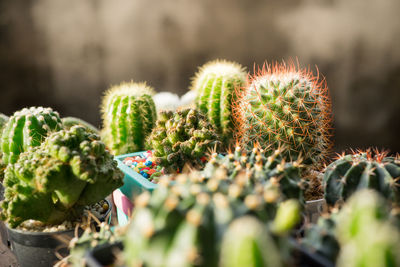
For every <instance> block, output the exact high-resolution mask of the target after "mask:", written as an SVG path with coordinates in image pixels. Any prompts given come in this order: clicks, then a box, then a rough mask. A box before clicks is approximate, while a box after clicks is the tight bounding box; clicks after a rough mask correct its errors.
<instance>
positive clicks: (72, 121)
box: [61, 117, 100, 134]
mask: <svg viewBox="0 0 400 267" xmlns="http://www.w3.org/2000/svg"><path fill="white" fill-rule="evenodd" d="M61 122H62V124H63V127H64V128H65V129H69V128H71V127H72V126H74V125H80V126H83V127H85V128H86V129H87V130H89V131H91V132H92V133H95V134H100V132H99V129H97V128H96V127H94V126H93V125H92V124H90V123H88V122H87V121H84V120H81V119H79V118H75V117H64V118H62V119H61Z"/></svg>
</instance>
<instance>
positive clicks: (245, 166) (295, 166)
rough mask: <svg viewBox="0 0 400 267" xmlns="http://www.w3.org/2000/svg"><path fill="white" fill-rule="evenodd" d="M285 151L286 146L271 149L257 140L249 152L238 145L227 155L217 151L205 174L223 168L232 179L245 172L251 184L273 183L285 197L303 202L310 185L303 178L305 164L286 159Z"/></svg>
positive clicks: (209, 176) (211, 173)
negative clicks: (263, 147)
mask: <svg viewBox="0 0 400 267" xmlns="http://www.w3.org/2000/svg"><path fill="white" fill-rule="evenodd" d="M284 151H285V149H284V148H283V147H279V148H278V149H276V150H270V149H268V148H266V149H262V148H260V147H259V146H258V145H257V144H255V145H254V147H253V149H252V150H250V151H249V152H246V150H243V149H242V148H241V147H240V146H237V147H236V148H235V151H234V153H231V152H229V153H228V154H227V155H226V156H225V157H222V156H220V155H218V154H217V153H213V154H212V155H211V158H210V160H209V161H208V163H207V164H206V166H205V168H204V170H203V174H204V176H205V177H206V178H211V177H214V176H215V175H218V173H221V172H222V173H225V175H227V177H228V178H229V179H232V180H234V179H235V178H236V177H238V176H241V175H243V176H246V177H247V179H248V183H249V184H251V185H255V184H258V183H261V184H266V183H269V184H273V185H274V186H276V188H278V189H279V192H280V193H279V195H280V196H282V197H283V198H284V199H290V198H296V199H298V200H299V201H300V202H301V203H303V202H304V197H303V192H304V190H305V189H306V182H305V180H303V179H302V178H301V171H302V169H303V166H302V164H301V161H300V160H297V161H293V162H285V160H284V159H283V157H282V155H283V154H284Z"/></svg>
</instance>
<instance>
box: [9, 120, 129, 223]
mask: <svg viewBox="0 0 400 267" xmlns="http://www.w3.org/2000/svg"><path fill="white" fill-rule="evenodd" d="M122 181H123V173H122V172H121V171H120V170H119V169H118V168H117V163H116V161H114V160H113V156H112V155H111V154H110V153H109V152H108V151H107V150H105V145H104V144H103V143H102V142H101V141H100V140H99V136H98V135H95V134H93V133H90V132H89V131H87V130H86V129H85V128H84V127H82V126H73V127H71V129H69V130H61V131H58V132H55V133H53V134H51V135H50V136H49V137H48V138H47V139H46V140H45V141H44V142H43V143H42V144H41V145H40V146H38V147H32V148H30V149H29V150H28V151H26V152H24V153H22V154H21V155H20V157H19V159H18V161H17V162H16V163H14V164H12V163H10V164H8V166H7V168H6V171H5V179H4V186H5V200H4V201H3V202H2V203H1V207H2V219H3V220H6V221H7V223H8V224H9V225H10V226H11V227H16V226H18V225H19V224H21V223H22V222H23V221H25V220H28V219H33V220H38V221H41V222H44V223H46V224H57V223H60V222H62V221H64V220H66V219H68V220H70V219H71V220H72V219H75V218H76V217H78V216H80V215H81V214H82V212H83V208H84V207H85V206H86V205H90V204H93V203H96V202H98V201H99V200H101V199H104V198H105V197H106V196H107V195H108V194H110V193H111V192H112V191H113V190H114V189H116V188H118V187H119V186H121V185H122V184H123V182H122Z"/></svg>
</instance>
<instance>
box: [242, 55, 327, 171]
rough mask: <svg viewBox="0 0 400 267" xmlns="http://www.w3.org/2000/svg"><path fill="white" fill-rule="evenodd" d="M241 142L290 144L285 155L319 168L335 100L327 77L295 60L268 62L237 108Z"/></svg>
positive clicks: (249, 143)
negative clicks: (319, 76)
mask: <svg viewBox="0 0 400 267" xmlns="http://www.w3.org/2000/svg"><path fill="white" fill-rule="evenodd" d="M234 116H235V121H236V123H237V131H238V136H239V137H240V140H241V142H242V144H243V145H249V146H252V144H253V143H255V142H258V143H259V144H260V145H261V146H262V147H265V146H268V145H270V146H272V147H275V148H277V147H279V146H281V145H284V146H287V147H288V150H287V151H286V159H287V160H291V159H297V158H298V157H300V156H301V157H303V159H304V161H303V162H304V163H305V164H308V165H310V166H313V167H315V168H318V167H320V166H321V164H322V163H323V161H324V159H325V158H326V156H327V154H328V153H329V148H330V147H331V143H330V128H331V126H330V125H331V104H330V99H329V96H328V91H327V87H326V84H325V82H324V81H319V78H318V77H316V76H313V74H312V72H311V71H310V70H305V69H304V70H302V69H298V68H296V67H294V65H293V64H289V65H286V64H285V63H282V64H278V63H276V64H272V65H264V66H263V68H262V69H259V70H258V72H257V73H255V74H254V75H253V76H252V77H251V78H250V79H249V81H248V85H247V86H246V87H245V88H244V89H243V90H242V91H241V92H240V93H239V96H238V100H237V101H236V103H235V108H234Z"/></svg>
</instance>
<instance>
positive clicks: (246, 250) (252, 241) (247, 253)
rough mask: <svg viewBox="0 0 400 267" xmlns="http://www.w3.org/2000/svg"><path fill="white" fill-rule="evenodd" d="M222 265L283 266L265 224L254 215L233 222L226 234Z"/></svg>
mask: <svg viewBox="0 0 400 267" xmlns="http://www.w3.org/2000/svg"><path fill="white" fill-rule="evenodd" d="M219 266H220V267H241V266H248V267H267V266H271V267H272V266H274V267H275V266H283V264H282V262H281V258H280V256H279V251H278V250H277V247H276V246H275V243H274V241H273V239H272V237H271V236H270V234H269V233H268V231H267V229H266V227H265V225H264V224H263V223H261V222H260V221H258V220H257V219H255V218H254V217H248V216H245V217H241V218H239V219H236V220H234V221H233V222H232V224H231V225H230V226H229V228H228V229H227V231H226V233H225V234H224V237H223V241H222V247H221V257H220V264H219Z"/></svg>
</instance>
